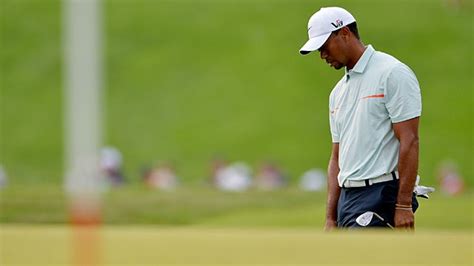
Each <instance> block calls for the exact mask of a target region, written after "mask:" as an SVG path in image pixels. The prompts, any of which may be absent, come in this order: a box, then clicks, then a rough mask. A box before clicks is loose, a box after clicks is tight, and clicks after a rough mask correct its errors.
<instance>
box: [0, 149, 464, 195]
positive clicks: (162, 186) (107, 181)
mask: <svg viewBox="0 0 474 266" xmlns="http://www.w3.org/2000/svg"><path fill="white" fill-rule="evenodd" d="M100 157H101V159H100V168H101V171H102V177H103V178H102V181H103V182H102V183H103V186H104V188H105V189H109V188H113V187H120V186H123V185H125V184H126V183H127V179H126V178H125V176H124V170H123V156H122V153H121V152H120V151H119V150H118V149H117V148H115V147H104V148H102V149H101V155H100ZM435 174H436V181H437V183H438V187H439V190H440V191H441V192H442V193H443V194H445V195H448V196H456V195H460V194H462V193H463V192H464V191H465V190H466V184H465V182H464V178H463V177H462V175H461V174H460V171H459V168H458V165H457V164H456V162H455V161H452V160H445V161H442V162H440V163H439V164H438V167H437V168H436V173H435ZM139 176H140V180H141V182H143V184H144V185H146V186H147V187H149V188H151V189H157V190H164V191H173V190H175V189H176V188H178V187H179V186H180V179H181V178H180V177H179V176H178V174H177V171H176V168H175V166H174V165H173V164H172V163H171V162H169V161H159V162H156V163H154V164H152V165H147V166H144V167H143V168H142V169H141V171H140V173H139ZM203 181H205V182H204V183H205V184H206V185H208V186H212V187H214V188H216V189H218V190H222V191H234V192H238V191H246V190H249V189H257V190H264V191H270V190H278V189H282V188H285V187H287V186H288V185H289V176H288V175H287V174H286V173H285V172H284V171H283V170H282V168H281V167H280V166H279V165H278V164H277V163H275V162H271V161H266V162H263V163H261V164H260V165H259V166H258V167H257V168H256V170H255V171H253V169H252V167H250V165H249V164H247V163H245V162H229V161H227V160H225V159H223V158H221V157H216V158H214V159H212V160H211V161H210V162H209V174H208V176H207V177H204V178H203ZM7 184H8V175H7V172H6V170H5V168H4V167H3V166H2V165H1V164H0V189H2V188H4V187H6V186H7ZM297 184H298V187H299V189H301V190H303V191H322V190H325V189H326V171H324V170H322V169H317V168H313V169H308V170H307V171H306V172H304V173H302V174H301V175H300V176H299V178H298V180H297Z"/></svg>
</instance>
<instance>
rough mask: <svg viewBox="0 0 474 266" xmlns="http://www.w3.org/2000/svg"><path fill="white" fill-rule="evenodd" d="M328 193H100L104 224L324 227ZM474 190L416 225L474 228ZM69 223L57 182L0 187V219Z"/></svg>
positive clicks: (425, 209) (426, 213)
mask: <svg viewBox="0 0 474 266" xmlns="http://www.w3.org/2000/svg"><path fill="white" fill-rule="evenodd" d="M325 199H326V194H325V193H324V192H321V193H309V192H302V191H300V190H298V189H297V188H296V187H290V188H288V189H285V190H281V191H273V192H265V191H248V192H244V193H225V192H220V191H216V190H213V189H211V188H208V187H188V188H181V189H178V190H176V191H174V192H160V191H154V190H149V189H147V188H145V187H143V186H138V185H132V186H128V187H122V188H119V189H114V190H111V191H109V192H108V193H105V195H104V205H103V210H104V222H105V223H106V224H152V225H170V226H171V225H199V226H212V227H229V226H230V227H237V228H238V227H292V228H294V227H308V228H316V229H320V228H322V226H323V221H324V213H325ZM473 199H474V195H473V194H472V192H469V193H467V194H464V195H463V196H459V197H447V196H444V195H442V194H440V193H436V192H435V193H434V194H433V195H432V196H431V199H429V200H424V199H420V200H419V201H420V208H419V210H418V211H417V214H416V222H417V228H419V229H450V230H451V229H455V230H471V231H472V229H473V209H472V202H473ZM66 222H67V198H66V196H65V194H64V192H63V190H62V188H61V187H60V186H56V185H38V186H36V187H32V186H26V187H15V186H11V187H8V188H7V189H4V190H2V191H0V223H2V224H18V223H21V224H51V223H54V224H58V223H66Z"/></svg>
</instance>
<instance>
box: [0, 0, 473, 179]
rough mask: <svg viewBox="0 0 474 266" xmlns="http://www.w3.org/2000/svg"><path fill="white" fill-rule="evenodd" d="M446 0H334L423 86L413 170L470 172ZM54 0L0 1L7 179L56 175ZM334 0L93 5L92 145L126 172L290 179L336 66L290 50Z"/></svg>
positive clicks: (466, 89)
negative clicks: (118, 156)
mask: <svg viewBox="0 0 474 266" xmlns="http://www.w3.org/2000/svg"><path fill="white" fill-rule="evenodd" d="M445 2H446V1H423V0H420V1H389V0H386V1H357V2H355V1H348V0H347V1H338V2H337V4H338V5H341V6H345V7H347V8H348V9H349V10H351V11H352V12H353V14H354V15H355V16H356V18H357V19H358V23H359V27H360V31H361V35H362V38H363V40H364V42H365V43H370V44H373V45H374V47H375V48H376V49H379V50H382V51H386V52H389V53H391V54H392V55H394V56H396V57H398V58H399V59H401V60H402V61H404V62H406V63H407V64H408V65H409V66H410V67H411V68H413V69H414V71H415V72H416V74H417V76H418V79H419V81H420V84H421V87H422V92H423V117H422V119H421V128H420V134H421V152H420V157H421V158H420V175H421V176H422V177H423V178H424V179H425V183H426V184H434V183H435V178H434V175H435V171H436V167H437V165H438V164H439V163H440V162H441V161H443V160H445V159H451V160H454V161H455V162H457V163H458V164H459V166H460V171H461V174H462V175H463V176H464V177H465V178H466V179H467V182H468V184H469V185H472V184H473V182H474V179H473V176H474V171H473V167H472V166H473V157H472V151H473V150H474V149H473V142H472V140H473V139H472V136H473V135H474V134H473V131H472V116H473V109H472V106H473V97H472V85H473V75H472V73H473V66H472V61H473V58H472V47H473V38H472V36H473V26H472V25H473V24H474V23H473V12H472V6H473V5H472V1H464V7H463V8H461V9H460V10H457V9H455V8H450V7H448V6H447V5H446V4H445ZM60 3H61V2H60V1H59V0H42V1H36V0H23V1H18V0H2V1H1V2H0V10H1V11H0V12H1V14H0V38H1V42H0V48H1V49H0V101H1V102H0V162H1V164H2V165H4V167H5V168H6V170H7V172H8V173H9V175H10V182H11V183H14V184H38V183H44V182H51V183H56V184H58V183H60V182H61V179H62V176H63V172H64V171H63V166H62V165H63V159H62V158H63V149H64V148H63V135H62V134H63V133H62V130H63V123H62V119H63V112H62V107H63V103H62V97H63V93H62V76H61V74H62V71H61V66H62V48H61V25H60V22H61V13H60V12H61V5H60ZM334 4H335V3H334V2H333V1H272V0H259V1H238V0H235V1H232V0H229V1H152V0H140V1H118V0H117V1H114V0H109V1H105V3H104V6H103V8H104V11H105V16H104V21H105V24H104V30H105V67H106V71H105V74H106V75H105V78H106V83H105V93H104V111H105V112H104V116H105V118H106V120H105V121H106V122H105V125H104V130H105V132H104V135H105V144H109V145H114V146H117V147H118V148H119V149H121V150H122V151H123V153H124V157H125V170H126V174H127V176H128V178H129V179H130V180H132V181H134V182H137V180H138V171H139V168H140V167H141V166H143V165H144V164H148V163H150V162H153V161H155V160H171V161H173V162H174V163H175V165H176V167H177V169H178V172H179V175H180V176H181V177H182V180H183V181H184V183H185V184H189V183H191V184H192V183H199V182H200V180H202V179H204V178H207V176H206V175H207V173H208V162H209V160H210V159H211V158H212V157H213V156H214V155H215V154H223V155H224V156H226V157H227V158H228V159H230V160H245V161H248V162H249V163H250V164H252V165H253V166H256V165H258V164H259V163H260V162H261V161H263V160H267V159H272V160H274V161H277V162H278V163H279V164H280V165H282V167H283V168H284V170H285V171H286V172H288V174H289V175H290V176H291V177H292V180H293V181H294V180H295V179H296V178H297V177H298V176H299V175H301V173H303V172H304V171H305V170H307V169H309V168H312V167H320V168H325V166H326V165H327V160H328V156H329V149H330V137H329V129H328V121H327V117H328V115H327V113H328V110H327V106H328V103H327V101H328V95H329V91H330V90H331V88H332V86H333V85H334V84H335V83H336V81H337V80H338V78H339V77H340V75H341V72H336V71H333V70H331V69H329V68H327V67H326V66H325V64H323V63H322V62H321V61H320V60H319V59H318V57H317V55H310V56H307V57H301V56H299V54H298V52H297V51H298V49H299V48H300V46H301V45H302V44H303V43H304V42H305V39H306V38H307V36H306V27H305V26H306V22H307V19H308V18H309V16H310V15H311V14H312V13H313V12H314V11H315V10H316V9H318V8H319V7H320V6H323V5H326V6H327V5H334Z"/></svg>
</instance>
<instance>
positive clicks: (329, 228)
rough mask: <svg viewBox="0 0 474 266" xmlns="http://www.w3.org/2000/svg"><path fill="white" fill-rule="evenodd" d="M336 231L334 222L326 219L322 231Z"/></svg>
mask: <svg viewBox="0 0 474 266" xmlns="http://www.w3.org/2000/svg"><path fill="white" fill-rule="evenodd" d="M335 229H337V222H336V220H330V219H326V224H325V225H324V231H326V232H329V231H333V230H335Z"/></svg>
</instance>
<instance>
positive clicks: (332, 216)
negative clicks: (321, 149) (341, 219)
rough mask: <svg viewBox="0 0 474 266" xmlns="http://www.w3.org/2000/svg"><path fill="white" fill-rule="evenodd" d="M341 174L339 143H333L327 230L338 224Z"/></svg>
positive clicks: (327, 206) (329, 175) (329, 169)
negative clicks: (339, 179)
mask: <svg viewBox="0 0 474 266" xmlns="http://www.w3.org/2000/svg"><path fill="white" fill-rule="evenodd" d="M338 174H339V143H333V144H332V152H331V159H330V160H329V166H328V198H327V205H326V225H325V227H324V229H325V230H326V231H329V230H332V229H334V228H336V226H337V223H336V221H337V202H338V201H339V194H341V188H340V187H339V183H338V182H337V175H338Z"/></svg>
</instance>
